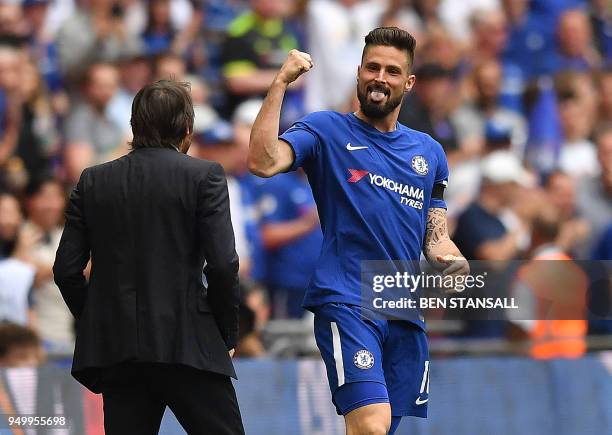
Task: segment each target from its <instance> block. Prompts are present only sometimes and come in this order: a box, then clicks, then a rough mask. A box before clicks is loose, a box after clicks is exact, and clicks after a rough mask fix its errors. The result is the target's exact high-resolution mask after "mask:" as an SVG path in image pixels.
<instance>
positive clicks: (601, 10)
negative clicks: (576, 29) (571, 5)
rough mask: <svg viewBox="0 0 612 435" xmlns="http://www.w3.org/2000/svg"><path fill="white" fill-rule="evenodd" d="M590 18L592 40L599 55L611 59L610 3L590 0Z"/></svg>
mask: <svg viewBox="0 0 612 435" xmlns="http://www.w3.org/2000/svg"><path fill="white" fill-rule="evenodd" d="M589 3H590V20H591V28H592V29H593V42H594V45H595V47H596V48H597V50H598V51H599V53H600V55H601V56H602V57H603V58H604V59H605V60H606V61H607V62H608V64H609V63H610V62H611V61H612V31H610V18H611V12H610V5H609V4H608V1H607V0H591V1H590V2H589Z"/></svg>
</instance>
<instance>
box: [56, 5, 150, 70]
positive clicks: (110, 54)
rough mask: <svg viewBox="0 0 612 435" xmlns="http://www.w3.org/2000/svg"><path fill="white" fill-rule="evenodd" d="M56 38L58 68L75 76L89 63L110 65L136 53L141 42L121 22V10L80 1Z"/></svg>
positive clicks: (122, 17)
mask: <svg viewBox="0 0 612 435" xmlns="http://www.w3.org/2000/svg"><path fill="white" fill-rule="evenodd" d="M78 3H79V5H78V8H77V9H76V11H75V12H74V13H73V15H71V16H70V17H69V18H68V19H66V21H65V22H64V23H63V24H62V26H61V28H60V29H59V32H58V35H57V45H58V47H59V58H60V65H61V68H62V71H63V72H64V74H69V75H70V76H71V77H75V76H76V75H77V74H79V73H82V72H83V69H84V68H86V67H87V65H89V64H90V63H93V62H114V61H117V60H119V59H120V58H121V57H123V56H126V55H129V54H132V53H138V52H139V51H140V47H141V43H140V40H139V38H138V36H137V35H136V34H134V33H133V30H132V29H130V28H128V27H127V26H126V25H125V22H124V12H125V10H124V7H123V5H122V3H121V2H113V1H111V0H80V1H79V2H78Z"/></svg>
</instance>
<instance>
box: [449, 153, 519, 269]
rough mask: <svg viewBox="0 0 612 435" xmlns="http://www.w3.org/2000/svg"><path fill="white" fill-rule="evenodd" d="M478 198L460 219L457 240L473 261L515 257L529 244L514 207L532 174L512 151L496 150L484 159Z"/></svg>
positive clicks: (456, 234)
mask: <svg viewBox="0 0 612 435" xmlns="http://www.w3.org/2000/svg"><path fill="white" fill-rule="evenodd" d="M481 168H482V169H481V170H482V184H481V187H480V193H479V196H478V199H477V200H476V201H475V202H473V203H472V204H471V205H470V206H469V207H468V208H467V209H466V210H465V211H464V212H463V213H462V214H461V216H459V219H458V221H457V229H456V230H455V234H454V235H453V240H454V241H455V243H456V244H457V247H458V248H459V249H460V250H461V252H463V253H464V255H465V258H467V259H470V260H511V259H514V258H517V257H518V256H519V255H520V254H521V252H524V251H525V250H526V249H527V247H528V244H529V239H528V237H527V234H526V231H527V229H526V228H525V227H524V224H523V223H522V222H521V221H520V220H519V219H518V217H517V215H516V213H515V212H513V211H511V210H510V207H511V206H512V205H514V204H515V202H516V200H517V197H518V196H519V195H520V194H521V190H520V187H519V185H521V184H524V183H525V182H526V181H528V180H529V178H530V175H529V173H528V172H527V171H526V170H525V168H523V167H522V166H521V164H520V162H519V160H518V159H517V158H516V157H515V156H514V155H513V154H512V153H510V152H509V151H496V152H493V153H491V154H489V155H488V156H486V157H485V158H484V159H483V161H482V166H481Z"/></svg>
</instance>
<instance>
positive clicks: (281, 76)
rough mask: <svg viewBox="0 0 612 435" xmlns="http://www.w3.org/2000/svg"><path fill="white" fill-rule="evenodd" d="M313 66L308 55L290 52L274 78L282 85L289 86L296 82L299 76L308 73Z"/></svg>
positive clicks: (295, 51)
mask: <svg viewBox="0 0 612 435" xmlns="http://www.w3.org/2000/svg"><path fill="white" fill-rule="evenodd" d="M313 66H314V64H313V63H312V59H311V58H310V55H309V54H308V53H304V52H301V51H298V50H291V51H290V52H289V55H288V56H287V60H286V61H285V63H284V64H283V66H282V67H281V69H280V71H279V72H278V74H277V76H276V78H277V80H279V81H280V82H282V83H283V84H285V85H289V84H291V83H293V82H294V81H296V80H297V78H298V77H299V76H301V75H302V74H304V73H305V72H307V71H310V69H311V68H312V67H313Z"/></svg>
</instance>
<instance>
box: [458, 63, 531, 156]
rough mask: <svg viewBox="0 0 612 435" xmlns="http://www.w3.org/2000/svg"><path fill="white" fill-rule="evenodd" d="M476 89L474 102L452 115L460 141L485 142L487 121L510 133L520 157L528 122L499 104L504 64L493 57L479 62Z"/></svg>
mask: <svg viewBox="0 0 612 435" xmlns="http://www.w3.org/2000/svg"><path fill="white" fill-rule="evenodd" d="M472 82H473V87H474V91H475V95H474V99H473V101H471V102H469V103H466V104H464V105H463V107H460V108H459V109H457V110H456V111H455V112H454V113H453V115H452V119H453V123H454V124H455V125H456V128H457V133H458V138H459V139H458V140H459V142H460V143H466V142H470V143H476V144H481V146H482V144H483V142H484V137H485V127H486V126H487V122H488V121H490V122H492V123H494V124H495V125H496V126H497V128H507V129H509V130H510V133H511V145H512V150H513V151H514V152H515V153H516V155H517V156H518V157H519V158H521V157H522V156H523V152H524V148H525V144H526V142H527V122H526V120H525V119H524V117H523V116H522V115H521V114H520V113H518V112H516V111H513V110H509V109H507V108H504V107H502V106H501V105H500V95H501V85H502V66H501V64H500V63H499V62H498V61H497V60H494V59H489V60H486V61H483V62H482V63H480V64H478V65H476V66H475V67H474V70H473V72H472Z"/></svg>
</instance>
